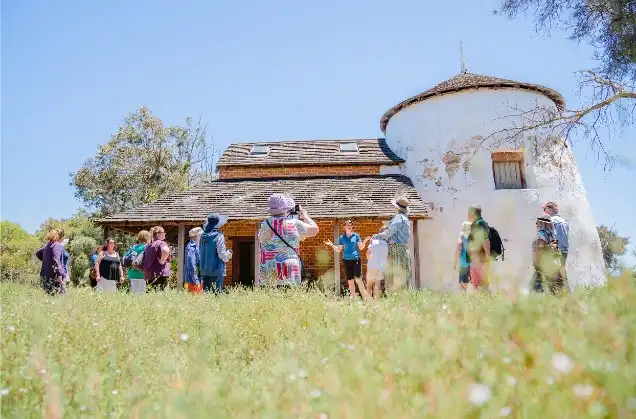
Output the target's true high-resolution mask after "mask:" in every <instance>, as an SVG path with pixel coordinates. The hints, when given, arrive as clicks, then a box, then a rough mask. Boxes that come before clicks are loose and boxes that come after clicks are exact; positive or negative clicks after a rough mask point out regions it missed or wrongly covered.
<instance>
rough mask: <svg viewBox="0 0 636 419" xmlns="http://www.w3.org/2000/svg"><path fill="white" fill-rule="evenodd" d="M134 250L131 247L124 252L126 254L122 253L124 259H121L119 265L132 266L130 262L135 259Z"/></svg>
mask: <svg viewBox="0 0 636 419" xmlns="http://www.w3.org/2000/svg"><path fill="white" fill-rule="evenodd" d="M135 256H137V255H135V252H133V250H132V249H130V250H129V251H128V252H126V254H125V255H124V259H123V260H122V261H121V265H122V266H123V267H124V268H130V267H132V263H133V261H134V260H135Z"/></svg>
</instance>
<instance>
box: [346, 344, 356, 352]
mask: <svg viewBox="0 0 636 419" xmlns="http://www.w3.org/2000/svg"><path fill="white" fill-rule="evenodd" d="M347 348H348V349H349V350H350V351H353V350H354V349H355V348H356V347H355V346H353V345H347Z"/></svg>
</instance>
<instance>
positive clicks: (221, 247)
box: [216, 234, 232, 263]
mask: <svg viewBox="0 0 636 419" xmlns="http://www.w3.org/2000/svg"><path fill="white" fill-rule="evenodd" d="M216 251H217V253H218V254H219V258H220V259H221V260H222V261H223V262H226V263H227V262H229V260H230V258H231V257H232V251H231V250H228V249H227V248H226V247H225V236H224V235H223V234H219V235H218V237H217V239H216Z"/></svg>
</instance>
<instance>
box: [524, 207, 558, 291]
mask: <svg viewBox="0 0 636 419" xmlns="http://www.w3.org/2000/svg"><path fill="white" fill-rule="evenodd" d="M536 227H537V236H536V237H535V239H534V240H533V242H532V260H533V262H534V278H533V284H532V289H533V291H536V292H544V290H545V287H546V286H547V287H548V289H549V290H550V293H552V294H558V293H560V292H561V291H562V290H563V289H564V288H566V283H565V281H564V280H563V277H562V276H561V263H562V260H563V259H562V255H561V251H560V249H559V246H558V244H557V240H556V232H555V226H554V223H553V222H552V220H551V217H550V216H549V215H547V214H543V215H540V216H539V217H537V222H536Z"/></svg>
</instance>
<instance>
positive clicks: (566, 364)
mask: <svg viewBox="0 0 636 419" xmlns="http://www.w3.org/2000/svg"><path fill="white" fill-rule="evenodd" d="M552 368H554V369H555V370H557V371H560V372H562V373H565V374H568V373H569V372H570V371H572V370H573V369H574V361H572V360H571V359H570V357H569V356H567V355H566V354H564V353H562V352H559V353H556V354H554V355H552Z"/></svg>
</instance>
